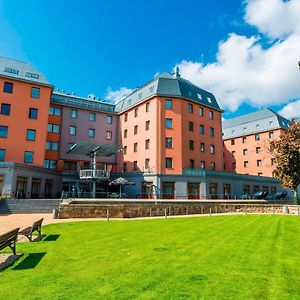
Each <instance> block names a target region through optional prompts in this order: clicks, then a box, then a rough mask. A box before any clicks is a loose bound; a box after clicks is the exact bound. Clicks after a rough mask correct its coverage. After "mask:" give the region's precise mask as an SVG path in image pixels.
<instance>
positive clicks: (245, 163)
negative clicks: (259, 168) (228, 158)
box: [244, 160, 248, 168]
mask: <svg viewBox="0 0 300 300" xmlns="http://www.w3.org/2000/svg"><path fill="white" fill-rule="evenodd" d="M244 168H248V161H247V160H246V161H244Z"/></svg>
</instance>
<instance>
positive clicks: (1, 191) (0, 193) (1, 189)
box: [0, 175, 4, 195]
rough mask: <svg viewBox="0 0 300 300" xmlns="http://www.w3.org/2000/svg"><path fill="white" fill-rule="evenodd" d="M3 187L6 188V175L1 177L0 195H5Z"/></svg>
mask: <svg viewBox="0 0 300 300" xmlns="http://www.w3.org/2000/svg"><path fill="white" fill-rule="evenodd" d="M3 186H4V175H0V195H2V193H4V191H3Z"/></svg>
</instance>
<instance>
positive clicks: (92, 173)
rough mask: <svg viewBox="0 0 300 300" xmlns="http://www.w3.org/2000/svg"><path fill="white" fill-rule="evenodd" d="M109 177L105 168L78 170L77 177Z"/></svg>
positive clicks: (86, 178) (89, 178) (96, 178)
mask: <svg viewBox="0 0 300 300" xmlns="http://www.w3.org/2000/svg"><path fill="white" fill-rule="evenodd" d="M109 177H110V172H109V171H105V170H93V169H85V170H79V178H80V179H83V180H107V179H109Z"/></svg>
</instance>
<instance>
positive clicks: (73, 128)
mask: <svg viewBox="0 0 300 300" xmlns="http://www.w3.org/2000/svg"><path fill="white" fill-rule="evenodd" d="M76 131H77V127H76V126H70V129H69V133H70V135H76Z"/></svg>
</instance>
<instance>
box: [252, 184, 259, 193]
mask: <svg viewBox="0 0 300 300" xmlns="http://www.w3.org/2000/svg"><path fill="white" fill-rule="evenodd" d="M257 192H259V185H254V186H253V194H255V193H257Z"/></svg>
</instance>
